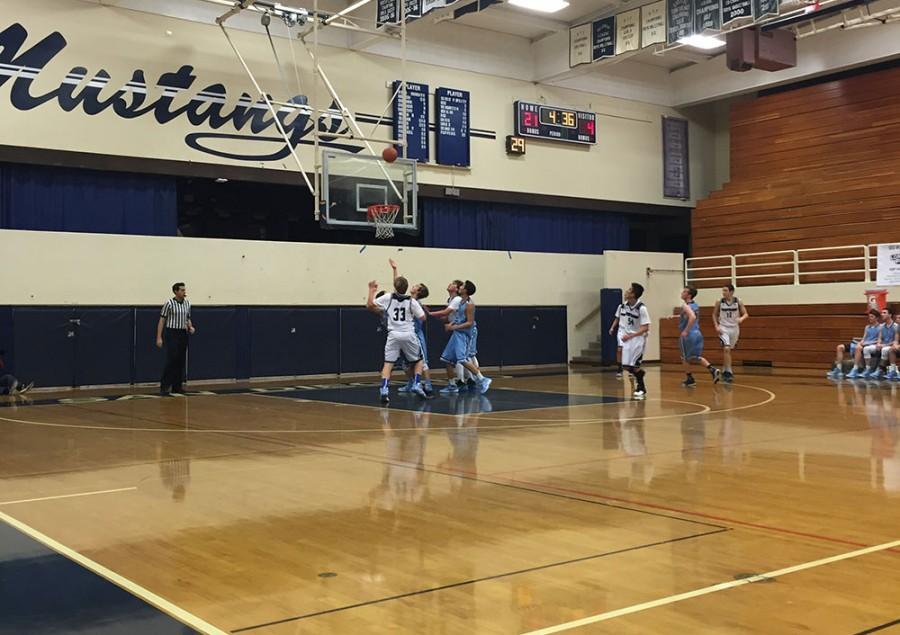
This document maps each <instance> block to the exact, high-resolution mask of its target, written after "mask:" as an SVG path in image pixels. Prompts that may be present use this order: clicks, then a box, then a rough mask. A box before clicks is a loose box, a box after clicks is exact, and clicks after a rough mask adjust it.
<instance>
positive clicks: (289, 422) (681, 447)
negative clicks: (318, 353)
mask: <svg viewBox="0 0 900 635" xmlns="http://www.w3.org/2000/svg"><path fill="white" fill-rule="evenodd" d="M823 373H824V371H823ZM696 376H697V378H698V382H699V385H698V386H697V387H696V388H695V389H684V388H682V387H681V386H680V385H679V383H680V381H681V379H682V375H680V374H679V373H677V372H674V371H672V372H668V371H666V372H663V371H661V370H660V369H658V368H651V369H649V371H648V387H649V389H650V394H649V398H648V399H647V401H646V402H633V401H630V400H629V399H628V398H627V397H626V389H627V387H628V382H627V380H626V381H621V380H617V379H615V377H614V376H613V375H612V374H611V373H570V374H558V375H545V376H528V377H507V378H498V379H496V380H495V382H494V386H493V388H492V389H491V391H490V392H489V393H488V394H487V395H485V397H484V398H482V397H480V396H477V395H465V396H463V395H461V396H459V397H456V398H453V399H451V398H447V397H443V396H442V397H438V398H436V399H434V400H432V401H429V402H427V404H425V405H424V406H423V404H422V402H419V401H418V400H416V399H410V400H407V399H404V398H400V397H397V396H395V398H394V401H393V403H392V404H391V407H390V408H389V409H383V408H380V407H378V405H377V403H376V402H375V398H376V392H377V391H376V389H374V388H372V387H369V386H352V385H349V386H337V387H327V386H318V387H312V386H305V387H303V388H296V386H297V385H298V383H297V382H294V383H291V384H290V386H293V388H284V389H279V388H273V389H271V390H270V391H262V392H261V391H255V392H249V391H247V390H241V391H234V390H232V391H222V393H223V394H196V395H191V396H187V397H169V398H134V396H133V395H132V396H128V398H124V399H122V398H118V397H116V396H113V397H111V398H103V397H95V398H93V399H84V397H83V395H84V393H80V395H79V397H78V398H76V399H71V400H69V401H63V402H60V401H58V400H57V397H63V398H66V397H68V398H71V397H72V395H47V394H41V393H38V394H37V395H35V399H36V401H35V402H34V403H33V404H30V405H29V404H26V403H21V402H20V403H18V404H15V403H12V402H8V403H6V404H4V405H6V406H7V407H4V408H0V492H2V495H0V519H2V520H3V521H4V522H3V523H0V527H2V529H3V531H0V572H2V571H6V573H0V587H5V588H6V589H7V591H5V592H4V593H5V595H4V597H5V598H6V600H3V599H0V632H2V633H7V632H8V633H24V632H28V633H36V632H41V631H42V629H44V628H46V630H47V632H49V631H50V630H51V628H59V627H60V624H62V625H64V628H63V630H66V631H68V632H85V633H87V632H97V633H100V632H103V633H114V632H123V631H126V632H129V633H131V634H134V633H138V632H148V633H149V632H152V633H164V632H173V633H174V632H178V633H184V632H194V631H199V632H211V633H219V632H231V633H251V634H253V635H286V634H293V633H382V632H383V633H416V634H418V633H423V634H424V633H427V634H444V633H447V634H450V633H504V634H505V633H528V632H539V633H556V632H573V633H595V632H596V633H676V632H683V633H697V632H705V633H809V632H813V633H848V634H849V633H862V632H875V631H876V630H883V631H885V632H887V631H888V630H890V629H891V628H892V626H893V627H896V625H897V624H898V623H900V622H898V620H900V602H898V598H900V542H898V541H897V540H898V538H900V458H898V456H897V442H898V439H900V427H898V424H897V418H896V404H897V399H898V387H897V386H895V385H886V384H880V385H879V384H864V383H861V382H860V383H857V384H851V383H849V382H844V383H843V384H839V385H836V384H833V383H829V382H828V381H826V380H825V379H824V378H823V379H819V378H816V377H811V376H806V377H804V376H801V375H796V374H783V375H776V374H762V373H760V374H748V373H739V374H738V377H737V382H736V384H734V385H733V386H725V385H719V386H716V387H713V386H712V385H711V383H710V381H709V378H708V376H707V375H706V374H704V373H702V372H698V373H696ZM307 383H311V382H307ZM281 385H282V386H286V385H287V384H281ZM212 390H213V391H215V390H216V389H215V388H213V389H212ZM119 394H120V395H121V393H119ZM29 541H30V542H29ZM26 543H27V544H26ZM32 543H33V544H32ZM59 553H61V554H62V556H63V557H62V558H61V557H60V556H59V555H58V554H59ZM35 554H38V555H35ZM53 558H57V559H61V560H62V562H56V563H55V564H53V566H52V567H50V568H48V566H49V565H48V563H52V562H55V561H54V560H53ZM75 563H77V564H75ZM63 571H65V572H67V573H60V572H63ZM82 573H83V574H84V575H86V576H88V577H90V578H91V580H93V582H94V583H99V584H101V585H104V584H106V585H108V586H110V587H111V588H112V591H114V593H111V595H110V594H108V595H109V597H113V596H115V594H116V593H118V594H119V595H118V596H116V597H117V598H118V599H115V598H114V599H107V600H106V601H105V603H103V604H102V605H99V606H93V605H94V604H96V602H97V599H96V598H97V597H99V596H102V595H103V594H102V593H99V595H97V596H95V595H94V594H88V593H84V594H83V595H82V596H80V597H79V598H77V599H78V601H76V602H71V603H70V604H71V606H68V605H66V606H63V604H65V603H64V602H61V600H60V598H61V597H62V596H66V595H68V594H71V593H73V591H72V589H71V588H68V587H66V588H58V587H62V586H63V582H64V581H69V580H70V579H75V578H77V576H78V575H80V574H82ZM70 574H71V575H74V576H75V578H70V577H67V576H69V575H70ZM95 574H96V575H95ZM35 576H36V577H35ZM108 580H111V581H112V582H113V583H114V584H112V585H110V584H108V582H107V581H108ZM98 581H99V582H98ZM66 584H68V585H69V586H71V585H73V584H74V585H78V584H81V583H78V582H75V583H72V582H66ZM79 588H80V587H79ZM85 588H87V587H85ZM10 589H27V590H28V591H27V592H25V591H22V592H19V593H10V591H9V590H10ZM121 589H126V590H127V591H128V593H124V592H122V591H121ZM20 596H21V597H20ZM12 598H14V599H12ZM136 598H139V599H140V601H139V604H140V605H142V607H143V608H146V609H148V610H150V611H151V612H153V613H154V615H153V616H150V617H148V616H147V615H144V616H143V617H140V616H139V612H140V611H139V609H138V608H135V607H134V606H133V602H135V601H136ZM4 602H5V604H4ZM129 602H131V603H132V604H129ZM158 609H159V610H158ZM135 616H138V617H135ZM160 616H161V617H160ZM170 616H174V618H176V619H177V620H179V621H178V622H175V621H174V620H171V617H170ZM154 619H162V620H170V621H172V624H168V625H165V624H163V622H152V620H154ZM54 620H57V621H58V623H56V624H55V625H54V624H53V621H54ZM147 620H150V621H147ZM150 623H153V624H156V626H153V627H152V628H151V627H147V628H148V630H145V631H141V630H140V629H141V624H143V625H144V626H145V627H146V625H147V624H150ZM130 624H131V625H130ZM134 624H136V625H134ZM184 624H188V625H190V627H191V628H188V629H186V628H185V627H184ZM110 629H111V630H110ZM167 629H168V630H167ZM54 632H59V630H57V631H54Z"/></svg>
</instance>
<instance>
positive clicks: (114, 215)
mask: <svg viewBox="0 0 900 635" xmlns="http://www.w3.org/2000/svg"><path fill="white" fill-rule="evenodd" d="M177 206H178V197H177V194H176V185H175V177H170V176H151V175H145V174H128V173H125V172H99V171H96V170H80V169H73V168H59V167H46V166H33V165H20V164H2V163H0V228H2V229H32V230H43V231H66V232H95V233H102V234H142V235H149V236H174V235H176V234H177V233H178V207H177Z"/></svg>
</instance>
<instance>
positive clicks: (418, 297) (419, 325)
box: [388, 258, 432, 395]
mask: <svg viewBox="0 0 900 635" xmlns="http://www.w3.org/2000/svg"><path fill="white" fill-rule="evenodd" d="M388 263H389V264H390V265H391V273H392V279H393V280H396V279H397V278H399V277H400V274H399V273H397V263H396V262H394V260H393V258H389V259H388ZM409 295H410V297H412V299H414V300H415V301H416V302H418V303H419V304H421V303H422V301H423V300H425V299H426V298H427V297H428V295H429V291H428V287H427V286H425V284H424V283H422V282H420V283H419V284H414V285H413V286H412V287H411V288H410V290H409ZM422 310H423V311H424V310H425V307H422ZM426 313H427V311H426ZM413 324H414V325H415V330H416V337H418V338H419V344H421V346H422V375H423V377H424V378H425V381H424V382H422V387H423V389H424V390H425V394H426V395H431V392H432V388H431V371H430V370H429V367H428V343H427V342H426V341H425V323H424V322H423V321H422V320H415V321H414V322H413ZM405 370H406V375H407V380H408V381H407V382H406V385H405V386H402V387H401V388H400V389H399V390H398V391H397V392H401V393H408V392H412V389H413V368H412V366H407V368H406V369H405Z"/></svg>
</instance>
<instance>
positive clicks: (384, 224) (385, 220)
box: [368, 205, 400, 239]
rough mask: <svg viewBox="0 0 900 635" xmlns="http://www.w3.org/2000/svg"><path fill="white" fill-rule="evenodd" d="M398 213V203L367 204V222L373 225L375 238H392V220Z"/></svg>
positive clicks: (395, 218)
mask: <svg viewBox="0 0 900 635" xmlns="http://www.w3.org/2000/svg"><path fill="white" fill-rule="evenodd" d="M398 213H400V206H399V205H369V213H368V218H369V222H370V223H372V224H373V225H375V238H382V239H384V238H393V237H394V228H393V224H394V221H395V220H397V214H398Z"/></svg>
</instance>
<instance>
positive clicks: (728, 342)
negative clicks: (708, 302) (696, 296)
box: [712, 284, 750, 384]
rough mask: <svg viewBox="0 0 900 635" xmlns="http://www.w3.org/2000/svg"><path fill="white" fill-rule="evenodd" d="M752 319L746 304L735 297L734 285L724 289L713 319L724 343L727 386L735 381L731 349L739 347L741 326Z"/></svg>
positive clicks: (723, 360) (723, 361)
mask: <svg viewBox="0 0 900 635" xmlns="http://www.w3.org/2000/svg"><path fill="white" fill-rule="evenodd" d="M748 317H750V314H749V313H747V307H745V306H744V303H743V302H741V301H740V300H738V299H737V298H736V297H734V285H733V284H726V285H725V286H724V287H722V298H721V299H720V300H719V301H718V302H716V304H715V306H713V312H712V319H713V324H714V325H715V326H716V331H717V332H718V333H719V341H720V342H722V357H723V359H722V371H723V372H722V379H723V380H724V381H725V383H726V384H730V383H731V382H733V381H734V372H733V371H732V369H731V349H733V348H734V347H735V346H737V343H738V339H739V338H740V336H741V324H742V323H743V322H744V320H746V319H747V318H748Z"/></svg>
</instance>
